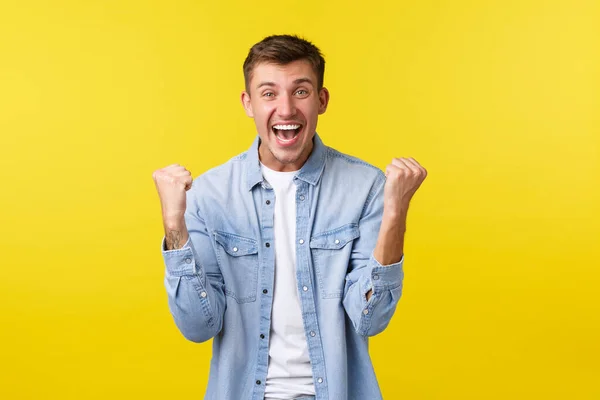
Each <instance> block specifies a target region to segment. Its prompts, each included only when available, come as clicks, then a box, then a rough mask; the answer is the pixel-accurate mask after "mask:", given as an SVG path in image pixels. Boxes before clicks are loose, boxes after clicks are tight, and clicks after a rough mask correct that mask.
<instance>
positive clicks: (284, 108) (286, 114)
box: [277, 95, 296, 119]
mask: <svg viewBox="0 0 600 400" xmlns="http://www.w3.org/2000/svg"><path fill="white" fill-rule="evenodd" d="M277 114H279V117H281V118H282V119H289V118H290V117H293V116H294V115H295V114H296V106H295V104H294V99H293V98H292V96H289V95H284V96H279V103H278V104H277Z"/></svg>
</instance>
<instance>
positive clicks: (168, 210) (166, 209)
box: [152, 164, 193, 221]
mask: <svg viewBox="0 0 600 400" xmlns="http://www.w3.org/2000/svg"><path fill="white" fill-rule="evenodd" d="M152 178H153V179H154V184H155V185H156V190H157V191H158V197H160V205H161V207H162V214H163V219H164V220H165V221H167V220H174V221H177V220H180V219H183V215H184V214H185V206H186V204H185V192H186V191H187V190H189V189H190V188H191V187H192V181H193V179H192V174H191V173H190V171H188V170H187V169H185V168H184V167H182V166H181V165H179V164H171V165H169V166H168V167H165V168H161V169H159V170H156V171H154V172H153V173H152Z"/></svg>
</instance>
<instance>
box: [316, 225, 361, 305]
mask: <svg viewBox="0 0 600 400" xmlns="http://www.w3.org/2000/svg"><path fill="white" fill-rule="evenodd" d="M359 236H360V231H359V230H358V225H357V224H355V223H351V224H346V225H343V226H341V227H339V228H336V229H332V230H329V231H326V232H322V233H318V234H316V235H314V236H313V237H312V238H311V239H310V251H311V254H312V259H313V266H314V268H315V272H316V274H317V280H318V282H319V290H320V292H321V297H323V298H336V297H342V295H343V294H344V285H345V279H346V273H347V271H348V265H350V257H351V256H352V242H353V241H354V239H356V238H358V237H359Z"/></svg>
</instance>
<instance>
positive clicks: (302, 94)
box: [296, 89, 308, 96]
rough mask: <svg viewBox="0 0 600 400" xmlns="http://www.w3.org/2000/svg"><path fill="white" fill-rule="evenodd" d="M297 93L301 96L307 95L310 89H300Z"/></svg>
mask: <svg viewBox="0 0 600 400" xmlns="http://www.w3.org/2000/svg"><path fill="white" fill-rule="evenodd" d="M296 94H299V95H300V96H305V95H307V94H308V90H304V89H300V90H298V91H296Z"/></svg>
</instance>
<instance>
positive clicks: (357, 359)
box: [153, 35, 427, 400]
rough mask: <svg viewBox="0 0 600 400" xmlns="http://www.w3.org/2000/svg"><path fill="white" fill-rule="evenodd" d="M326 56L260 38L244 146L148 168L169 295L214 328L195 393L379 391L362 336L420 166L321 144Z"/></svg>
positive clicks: (245, 395) (225, 397)
mask: <svg viewBox="0 0 600 400" xmlns="http://www.w3.org/2000/svg"><path fill="white" fill-rule="evenodd" d="M324 70H325V61H324V59H323V57H322V55H321V53H320V51H319V49H318V48H316V47H315V46H314V45H313V44H311V43H310V42H307V41H305V40H303V39H300V38H298V37H295V36H288V35H282V36H270V37H267V38H265V39H264V40H262V41H261V42H259V43H257V44H256V45H254V46H253V47H252V48H251V49H250V52H249V54H248V57H247V58H246V61H245V63H244V76H245V82H246V90H245V91H244V92H243V93H242V96H241V100H242V104H243V106H244V109H245V111H246V114H247V115H248V116H249V117H251V118H253V119H254V123H255V125H256V129H257V131H258V136H257V137H256V138H255V140H254V142H253V144H252V146H251V147H250V149H249V150H248V151H246V152H244V153H242V154H240V155H239V156H237V157H234V158H233V159H231V160H229V161H228V162H227V163H225V164H223V165H221V166H219V167H216V168H214V169H212V170H210V171H208V172H206V173H204V174H202V175H201V176H199V177H198V178H196V179H195V180H192V176H191V174H190V172H189V171H187V170H186V169H185V168H184V167H182V166H180V165H178V164H174V165H170V166H168V167H165V168H163V169H160V170H157V171H155V172H154V174H153V178H154V181H155V184H156V187H157V190H158V193H159V197H160V201H161V206H162V215H163V222H164V229H165V237H164V238H163V243H162V254H163V257H164V261H165V264H166V275H165V286H166V289H167V294H168V303H169V309H170V311H171V314H172V315H173V318H174V320H175V323H176V325H177V327H178V328H179V330H180V331H181V333H182V334H183V335H184V336H185V337H186V338H187V339H189V340H191V341H194V342H204V341H206V340H208V339H211V338H214V340H213V358H212V360H211V364H210V377H209V382H208V388H207V391H206V396H205V399H211V400H213V399H214V400H242V399H252V400H262V399H317V400H346V399H348V400H367V399H368V400H372V399H380V398H381V392H380V390H379V387H378V384H377V380H376V378H375V374H374V371H373V366H372V364H371V360H370V357H369V353H368V337H369V336H373V335H376V334H377V333H379V332H381V331H383V329H385V327H386V326H387V325H388V323H389V321H390V319H391V317H392V315H393V313H394V310H395V308H396V304H397V303H398V300H399V299H400V295H401V293H402V279H403V270H402V266H403V260H404V256H403V242H404V232H405V229H406V216H407V211H408V205H409V202H410V200H411V198H412V196H413V194H414V193H415V191H416V190H417V189H418V188H419V186H420V185H421V183H422V182H423V180H424V179H425V177H426V174H427V173H426V171H425V169H424V168H423V167H421V166H420V165H419V164H418V163H417V161H415V160H414V159H412V158H396V159H394V160H392V162H391V164H390V165H388V166H387V168H386V173H385V175H384V174H383V173H382V172H381V171H380V170H378V169H377V168H375V167H373V166H371V165H369V164H367V163H365V162H363V161H361V160H359V159H357V158H354V157H351V156H348V155H345V154H342V153H340V152H338V151H336V150H334V149H331V148H329V147H326V146H325V145H324V144H323V142H322V141H321V139H320V138H319V136H318V135H317V134H316V127H317V119H318V116H319V115H320V114H323V113H324V112H325V110H326V109H327V103H328V101H329V92H328V91H327V89H326V88H325V87H323V76H324ZM190 376H193V374H192V375H190ZM187 379H188V380H189V378H187Z"/></svg>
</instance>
